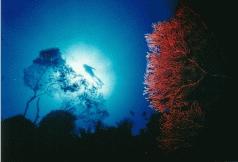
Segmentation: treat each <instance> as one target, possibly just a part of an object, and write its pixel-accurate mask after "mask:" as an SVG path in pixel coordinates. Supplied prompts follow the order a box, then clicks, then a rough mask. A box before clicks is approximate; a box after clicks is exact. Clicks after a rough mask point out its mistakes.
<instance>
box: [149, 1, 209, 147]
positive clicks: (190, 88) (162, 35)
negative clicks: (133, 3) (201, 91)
mask: <svg viewBox="0 0 238 162" xmlns="http://www.w3.org/2000/svg"><path fill="white" fill-rule="evenodd" d="M153 28H154V31H153V33H152V34H148V35H146V39H147V42H148V46H149V50H150V52H149V53H148V55H147V60H148V63H147V71H146V75H145V85H146V87H145V94H147V95H148V100H149V102H150V104H151V106H152V107H153V108H154V109H156V110H159V111H160V112H162V113H163V114H162V120H161V136H160V137H158V140H159V142H160V147H162V149H164V150H166V151H175V150H177V149H181V148H182V149H183V148H188V147H190V146H191V145H190V142H191V140H192V139H193V138H194V137H195V136H197V133H198V132H199V130H200V129H201V128H202V127H203V124H202V123H203V119H204V111H203V107H202V106H201V105H202V104H201V103H200V100H199V99H198V98H196V96H195V97H194V93H193V92H194V91H195V89H197V87H198V86H199V85H200V83H201V82H202V81H203V80H204V78H205V77H206V76H207V75H208V73H209V72H210V71H211V70H210V69H211V68H209V67H207V66H206V64H205V61H204V58H206V55H207V54H208V53H209V52H208V51H211V50H208V49H210V46H209V45H208V44H209V39H208V38H209V36H210V35H209V33H208V30H207V27H206V25H205V24H204V23H203V21H202V20H201V19H200V17H199V15H197V14H196V13H195V12H193V10H192V9H190V8H189V7H188V6H187V5H186V4H185V3H180V5H179V7H178V9H177V11H176V14H175V16H174V17H173V18H172V19H171V20H169V21H165V22H160V23H158V24H155V25H154V26H153ZM205 69H206V70H205ZM191 96H192V97H191ZM164 112H166V113H164Z"/></svg>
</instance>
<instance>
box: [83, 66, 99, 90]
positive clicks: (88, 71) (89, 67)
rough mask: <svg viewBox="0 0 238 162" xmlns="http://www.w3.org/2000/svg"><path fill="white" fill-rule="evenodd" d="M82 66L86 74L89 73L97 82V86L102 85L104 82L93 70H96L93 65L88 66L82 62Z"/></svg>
mask: <svg viewBox="0 0 238 162" xmlns="http://www.w3.org/2000/svg"><path fill="white" fill-rule="evenodd" d="M83 68H84V70H85V71H86V73H87V74H89V75H90V76H91V77H92V78H93V79H94V80H95V82H96V83H97V85H98V86H100V87H102V85H103V84H104V83H103V82H102V81H101V79H100V78H98V77H97V76H96V75H95V73H94V70H96V69H95V68H94V67H92V66H89V65H87V64H83Z"/></svg>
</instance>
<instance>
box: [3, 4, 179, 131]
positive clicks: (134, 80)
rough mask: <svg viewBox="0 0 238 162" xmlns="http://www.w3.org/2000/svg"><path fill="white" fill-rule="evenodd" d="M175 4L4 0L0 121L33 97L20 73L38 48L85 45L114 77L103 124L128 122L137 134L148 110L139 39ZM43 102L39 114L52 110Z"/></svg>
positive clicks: (143, 47) (168, 14)
mask: <svg viewBox="0 0 238 162" xmlns="http://www.w3.org/2000/svg"><path fill="white" fill-rule="evenodd" d="M175 6H176V0H143V1H142V0H120V1H116V0H3V1H2V119H5V118H7V117H10V116H13V115H16V114H19V113H22V112H23V110H24V105H25V102H26V100H27V99H28V98H29V96H30V95H31V93H32V92H31V90H30V89H29V88H27V87H26V86H24V83H23V79H22V78H23V69H24V68H26V67H27V66H29V65H30V64H31V62H32V60H33V59H34V58H36V57H37V55H38V53H39V51H40V50H42V49H46V48H51V47H58V48H60V49H61V50H62V51H64V49H67V48H68V47H70V46H72V45H75V44H78V43H84V44H88V45H91V46H93V47H96V48H97V49H99V50H100V51H102V53H103V54H104V55H105V56H106V57H107V58H108V59H109V60H110V61H111V63H112V66H113V70H114V73H115V75H116V81H115V87H114V89H113V92H112V94H111V97H110V98H108V99H107V101H106V102H107V105H108V111H109V114H110V116H109V117H108V119H106V123H108V124H115V123H117V122H118V121H120V120H121V119H124V118H131V119H132V120H133V122H134V124H135V128H134V131H135V132H137V131H138V130H139V129H140V128H142V127H143V126H144V125H145V119H144V118H143V117H142V113H143V111H146V112H147V113H148V114H150V113H151V112H152V111H153V110H151V108H149V107H148V102H147V101H146V100H145V96H143V89H144V85H143V81H144V73H145V70H146V53H147V51H148V49H147V44H146V41H145V39H144V35H145V34H147V33H151V32H152V23H156V22H158V21H163V20H167V19H168V18H170V17H171V15H173V12H174V10H175ZM44 102H47V100H45V101H44ZM45 104H46V105H47V106H45V107H44V108H43V110H42V111H41V116H42V115H45V114H46V113H47V112H49V111H50V110H51V108H50V106H51V104H52V103H45ZM130 111H133V112H134V113H135V114H134V115H131V114H130ZM29 117H31V115H29Z"/></svg>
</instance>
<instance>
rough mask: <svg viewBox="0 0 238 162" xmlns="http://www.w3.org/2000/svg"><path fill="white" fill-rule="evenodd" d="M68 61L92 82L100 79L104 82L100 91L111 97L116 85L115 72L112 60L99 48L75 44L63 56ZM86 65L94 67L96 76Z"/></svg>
mask: <svg viewBox="0 0 238 162" xmlns="http://www.w3.org/2000/svg"><path fill="white" fill-rule="evenodd" d="M63 57H64V58H65V60H66V63H67V64H68V65H69V66H71V67H72V68H73V70H74V71H75V72H77V73H78V74H80V75H83V76H84V77H85V78H86V80H87V81H88V82H90V83H92V84H94V85H95V84H98V79H100V80H101V81H102V83H103V85H102V87H101V89H100V91H101V92H102V93H103V94H104V97H109V96H110V94H111V92H112V90H113V85H114V74H113V70H112V67H111V63H110V61H109V60H108V59H107V58H106V57H105V55H103V54H102V52H101V51H99V50H98V49H96V48H94V47H92V46H88V45H82V44H81V45H75V46H72V47H70V48H69V49H67V50H66V52H65V55H64V56H63ZM85 65H88V66H90V67H92V68H94V69H93V72H94V74H95V76H94V77H93V76H92V75H90V73H89V72H88V71H86V70H85V67H84V66H85Z"/></svg>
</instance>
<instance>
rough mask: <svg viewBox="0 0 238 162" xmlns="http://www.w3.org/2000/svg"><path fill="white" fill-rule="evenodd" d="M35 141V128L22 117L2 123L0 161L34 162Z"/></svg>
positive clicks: (15, 117)
mask: <svg viewBox="0 0 238 162" xmlns="http://www.w3.org/2000/svg"><path fill="white" fill-rule="evenodd" d="M36 141H37V140H36V127H35V125H34V124H33V123H32V122H31V121H30V120H28V119H26V118H25V117H24V116H21V115H18V116H14V117H12V118H8V119H6V120H3V121H2V161H4V162H11V161H12V162H13V161H17V162H25V161H34V155H35V154H36Z"/></svg>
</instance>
